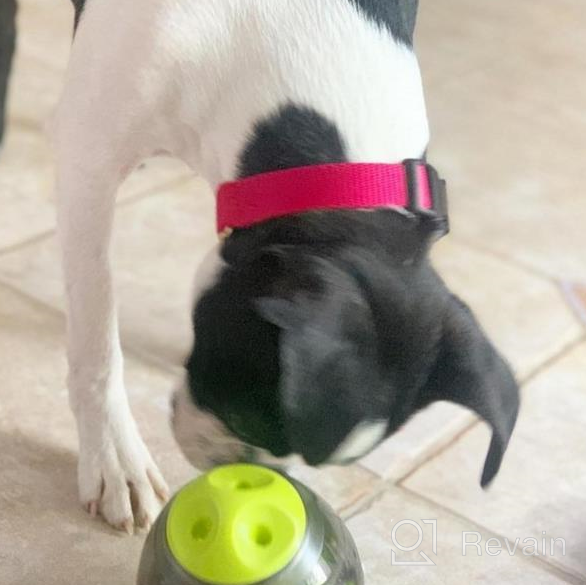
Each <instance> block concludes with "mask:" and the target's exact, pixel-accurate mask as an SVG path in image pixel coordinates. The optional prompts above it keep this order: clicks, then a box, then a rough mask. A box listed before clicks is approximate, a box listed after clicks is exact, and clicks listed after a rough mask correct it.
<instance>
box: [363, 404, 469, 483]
mask: <svg viewBox="0 0 586 585" xmlns="http://www.w3.org/2000/svg"><path fill="white" fill-rule="evenodd" d="M473 423H474V415H473V414H472V413H471V412H470V411H468V410H465V409H464V408H462V407H460V406H457V405H455V404H450V403H447V402H438V403H437V404H434V405H432V406H430V407H429V408H428V409H426V410H424V411H423V412H420V413H418V414H417V415H416V416H415V417H413V418H412V419H411V420H410V421H409V422H408V423H407V424H406V425H405V426H404V427H403V428H401V429H400V430H399V431H398V432H397V433H395V434H394V435H393V436H392V437H391V438H390V439H387V440H386V441H385V442H384V443H383V444H382V445H380V446H379V447H377V448H376V449H375V450H374V451H373V452H372V453H370V454H369V455H367V456H366V457H364V458H363V459H362V461H361V465H362V466H363V467H365V468H366V469H368V470H370V471H371V472H372V473H374V474H376V475H378V476H380V477H384V478H385V479H388V480H392V481H397V480H399V479H401V478H402V477H404V476H405V475H407V474H408V473H409V472H410V471H412V470H413V469H415V468H417V466H419V465H421V464H422V463H423V462H424V461H426V460H427V459H428V458H429V457H430V456H431V455H433V453H437V452H438V451H439V450H441V449H442V448H443V447H445V446H446V445H448V444H449V443H450V442H451V441H453V440H454V437H457V436H458V435H459V434H460V433H461V432H462V431H463V430H464V429H466V428H467V427H468V426H470V425H471V424H473Z"/></svg>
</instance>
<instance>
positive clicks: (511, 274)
mask: <svg viewBox="0 0 586 585" xmlns="http://www.w3.org/2000/svg"><path fill="white" fill-rule="evenodd" d="M433 259H434V264H435V266H436V268H437V270H438V271H439V273H440V274H441V275H442V277H443V278H444V279H445V280H446V282H447V284H448V285H449V286H450V288H451V289H452V290H453V291H454V292H456V294H458V295H459V296H460V297H461V298H462V299H463V300H464V301H465V302H467V303H468V304H469V305H470V306H471V307H472V309H473V310H474V312H475V313H476V315H477V317H478V319H479V321H480V323H481V324H482V326H483V327H484V329H485V330H486V332H487V334H488V336H489V337H490V338H491V339H492V340H493V342H494V343H495V345H496V346H497V347H498V348H499V350H500V351H502V352H503V354H504V355H505V357H506V358H507V359H508V360H509V362H510V363H511V364H512V366H513V368H514V369H515V371H516V373H517V375H518V377H520V378H524V377H525V376H527V375H528V374H529V373H530V372H532V371H533V370H534V369H535V368H536V367H538V366H540V365H541V364H543V363H544V362H545V361H547V360H548V359H550V358H551V357H553V356H555V355H556V354H557V353H558V352H560V351H561V350H562V349H563V348H564V347H566V346H567V345H568V344H570V343H572V342H573V341H575V340H576V339H578V338H579V337H580V336H581V335H582V333H583V330H582V328H581V327H580V324H579V323H578V320H577V319H576V317H575V315H574V314H573V312H572V311H571V310H570V308H569V307H568V306H567V304H566V303H565V300H564V297H563V294H562V292H561V289H560V288H559V287H558V286H556V285H555V284H552V283H550V282H549V281H548V280H545V279H542V278H540V277H537V276H534V275H532V274H530V273H528V272H526V271H524V270H520V269H518V268H517V267H515V266H513V265H511V264H509V263H508V262H506V261H503V260H501V259H499V258H497V257H494V256H492V255H490V254H485V253H482V252H479V251H476V250H473V249H470V248H468V247H467V246H463V245H460V244H459V243H458V239H457V238H453V239H450V238H448V239H446V240H444V241H443V242H441V243H440V244H438V246H437V248H436V250H435V251H434V254H433Z"/></svg>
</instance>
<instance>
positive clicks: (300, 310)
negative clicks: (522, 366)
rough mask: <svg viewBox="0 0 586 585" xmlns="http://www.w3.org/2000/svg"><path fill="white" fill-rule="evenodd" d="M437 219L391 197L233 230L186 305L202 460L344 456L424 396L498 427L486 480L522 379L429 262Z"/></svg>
mask: <svg viewBox="0 0 586 585" xmlns="http://www.w3.org/2000/svg"><path fill="white" fill-rule="evenodd" d="M432 240H433V233H432V230H430V229H429V226H427V225H426V224H425V223H424V222H422V221H418V220H417V219H414V218H412V217H406V216H404V215H401V214H399V213H397V212H395V211H391V210H380V211H375V212H361V211H340V212H327V213H319V212H316V213H310V214H305V215H300V216H296V217H287V218H283V219H278V220H274V221H270V222H267V223H266V224H261V225H259V226H256V227H253V228H250V229H246V230H240V231H237V232H235V233H234V234H233V235H232V236H231V237H230V238H229V239H228V240H227V241H226V242H225V243H224V245H223V249H222V257H223V260H224V262H225V264H224V266H223V267H222V269H221V270H220V272H219V275H218V277H217V279H216V281H215V283H214V284H213V285H212V286H211V287H210V288H208V289H207V291H206V292H205V293H204V294H203V296H201V298H200V299H199V300H198V302H197V304H196V306H195V308H194V314H193V321H194V328H195V335H196V341H195V345H194V348H193V352H192V354H191V357H190V358H189V360H188V362H187V388H188V393H189V396H190V398H191V402H192V406H190V407H189V408H191V410H192V413H193V416H192V417H187V418H186V416H185V411H184V409H183V408H181V405H183V406H185V405H186V404H185V403H186V401H185V399H184V397H183V398H180V401H179V407H178V408H176V411H177V412H176V419H177V423H178V424H177V425H176V427H177V429H178V432H177V435H178V438H179V440H180V443H182V445H184V447H185V450H186V451H187V452H188V454H189V456H190V458H191V459H192V460H193V461H194V463H195V464H196V465H198V466H199V467H208V466H209V465H212V464H215V463H218V462H227V461H234V460H243V459H256V460H261V461H265V460H266V459H265V457H264V455H265V454H270V457H272V458H283V457H287V456H289V455H293V454H297V455H300V456H301V457H303V459H304V460H305V461H306V462H307V463H309V464H311V465H320V464H324V463H349V462H351V461H353V460H355V459H356V458H359V457H361V456H363V455H365V454H366V453H367V452H369V451H370V450H371V449H373V448H374V447H375V446H376V445H377V444H378V443H380V442H381V441H382V440H383V439H384V438H386V437H387V436H388V435H390V434H391V433H392V432H394V431H395V430H397V429H398V428H399V427H400V426H401V425H402V424H403V423H405V421H407V419H408V418H409V417H410V416H411V415H413V414H414V413H415V412H417V411H418V410H420V409H422V408H424V407H425V406H427V405H428V404H430V403H432V402H434V401H440V400H449V401H453V402H457V403H459V404H461V405H464V406H466V407H468V408H470V409H472V410H474V411H475V412H476V413H478V414H479V415H480V416H482V417H483V418H484V419H485V420H486V421H487V422H488V423H489V424H490V426H491V427H492V429H493V438H492V443H491V446H490V450H489V455H488V458H487V460H486V464H485V469H484V474H483V477H482V483H483V485H486V484H487V483H488V482H490V480H491V479H492V478H493V477H494V476H495V474H496V473H497V471H498V469H499V466H500V463H501V459H502V457H503V454H504V452H505V449H506V447H507V444H508V441H509V438H510V435H511V433H512V430H513V427H514V424H515V420H516V415H517V410H518V389H517V386H516V383H515V381H514V379H513V376H512V374H511V372H510V370H509V367H508V366H507V365H506V364H505V362H504V361H503V360H502V359H501V357H500V356H499V355H498V354H497V352H496V351H495V349H494V348H493V347H492V345H491V344H490V342H489V341H488V340H487V339H486V337H485V335H484V333H483V332H482V330H481V329H480V327H479V326H478V324H477V323H476V321H475V319H474V317H473V316H472V314H471V313H470V311H469V310H468V308H467V307H466V306H465V305H464V304H463V303H462V302H461V301H459V300H458V299H457V298H456V297H454V296H453V295H452V294H450V292H449V291H448V290H447V289H446V287H445V285H444V284H443V282H442V281H441V280H440V278H439V277H438V276H437V274H436V273H435V272H434V270H433V269H432V268H431V266H430V264H429V261H428V251H429V247H430V244H431V242H432Z"/></svg>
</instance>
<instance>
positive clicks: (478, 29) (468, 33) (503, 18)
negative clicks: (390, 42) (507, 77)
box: [416, 0, 586, 91]
mask: <svg viewBox="0 0 586 585" xmlns="http://www.w3.org/2000/svg"><path fill="white" fill-rule="evenodd" d="M585 18H586V17H584V13H583V6H582V5H581V3H580V0H561V1H560V2H549V1H548V0H538V1H536V0H517V1H516V2H507V1H506V0H493V1H491V2H482V3H479V2H469V1H468V0H449V2H435V1H434V0H422V1H421V2H420V13H419V22H418V27H417V31H416V40H417V43H416V48H417V52H418V54H419V57H420V60H421V63H422V68H423V73H424V81H425V84H426V86H427V87H429V88H431V90H432V91H433V88H434V87H435V86H436V85H441V84H443V83H446V82H449V81H451V80H453V79H454V78H457V77H461V76H465V75H467V74H469V73H471V72H474V71H478V70H486V69H490V68H492V67H494V66H498V64H499V63H500V62H501V61H504V60H506V59H509V58H510V57H511V55H515V54H531V53H532V52H533V51H534V50H535V49H536V48H539V46H542V45H543V42H544V41H547V40H549V39H550V38H551V37H553V36H555V35H552V34H551V31H552V29H554V28H555V30H558V31H559V30H563V31H564V35H558V36H566V35H567V34H568V33H573V32H575V33H576V36H578V32H579V31H580V30H581V28H583V25H584V21H585ZM582 42H583V38H580V40H579V43H582ZM574 46H576V45H574ZM577 46H579V44H578V45H577Z"/></svg>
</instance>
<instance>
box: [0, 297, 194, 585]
mask: <svg viewBox="0 0 586 585" xmlns="http://www.w3.org/2000/svg"><path fill="white" fill-rule="evenodd" d="M63 329H64V323H63V319H62V318H61V317H59V316H58V315H55V314H51V313H48V312H47V311H46V310H44V309H42V308H39V307H38V306H37V305H36V304H34V303H31V302H28V301H27V300H24V299H22V298H21V297H19V296H17V295H16V294H14V293H13V292H11V291H9V290H7V289H4V288H2V287H0V372H2V380H3V381H2V384H1V385H0V445H1V448H0V467H1V468H2V473H1V474H0V509H1V511H2V512H1V513H0V583H6V584H8V583H10V584H11V585H30V584H31V583H40V582H43V583H47V584H48V585H62V584H63V583H82V582H83V583H90V584H95V585H104V583H108V584H111V585H128V584H129V583H132V582H133V575H134V571H135V567H136V564H137V562H138V557H139V554H140V549H141V547H142V541H143V539H142V537H138V536H137V537H134V538H130V537H127V538H123V537H120V536H119V535H118V534H116V533H115V532H113V531H111V530H110V529H108V528H107V527H106V526H105V525H104V524H103V523H101V522H100V521H95V520H91V519H90V518H89V517H88V516H87V515H86V514H85V513H84V512H83V511H82V510H81V507H80V506H79V504H78V500H77V488H76V470H75V468H76V449H77V447H76V443H77V440H76V436H75V425H74V421H73V417H72V416H71V414H70V412H69V407H68V402H67V396H66V392H65V389H64V378H65V364H64V360H63V343H64V339H63ZM127 380H128V386H129V389H130V395H131V402H132V406H133V409H134V411H135V413H136V414H137V419H138V422H139V426H140V428H141V430H142V432H143V436H144V438H145V440H146V442H147V444H148V445H149V447H150V448H151V450H152V452H153V455H154V457H155V459H156V460H157V461H158V463H159V464H160V467H161V469H162V471H163V473H165V475H166V478H167V480H168V481H169V483H170V485H171V487H172V488H173V489H175V488H177V487H179V486H180V485H181V484H183V483H184V482H185V481H187V480H189V479H190V478H191V477H193V475H194V471H193V470H192V469H191V467H190V466H189V465H188V464H187V463H186V462H185V460H184V459H183V457H182V456H181V454H180V453H179V450H178V449H177V448H176V446H175V443H174V440H173V438H172V436H171V432H170V430H169V424H168V419H167V417H168V407H167V404H168V395H169V390H170V389H171V388H172V386H173V383H174V380H173V377H172V376H169V375H168V374H165V373H163V372H161V371H158V370H157V369H156V368H153V367H149V366H145V365H142V364H139V363H137V362H135V361H133V360H132V359H129V360H127Z"/></svg>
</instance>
